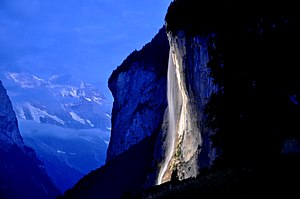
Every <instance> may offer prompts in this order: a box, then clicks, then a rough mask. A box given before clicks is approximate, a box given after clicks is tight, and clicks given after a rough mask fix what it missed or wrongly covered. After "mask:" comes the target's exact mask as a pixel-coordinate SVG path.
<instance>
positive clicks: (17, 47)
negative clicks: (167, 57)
mask: <svg viewBox="0 0 300 199" xmlns="http://www.w3.org/2000/svg"><path fill="white" fill-rule="evenodd" d="M170 2H171V0H0V70H1V72H2V71H8V70H10V71H24V72H32V73H35V74H37V75H40V76H44V77H47V76H49V75H53V74H72V75H74V76H75V77H76V78H80V79H83V80H85V81H89V82H99V83H101V84H106V82H107V79H108V77H109V75H110V74H111V72H112V70H113V69H115V68H116V67H117V66H118V65H120V64H121V63H122V61H123V60H124V59H125V58H126V57H127V55H129V54H130V53H131V52H132V51H133V50H135V49H137V50H139V49H141V48H142V46H143V45H145V44H146V43H148V42H149V41H150V40H151V39H152V38H153V37H154V35H155V34H156V33H157V32H158V30H159V29H160V28H161V27H162V25H163V24H164V16H165V13H166V11H167V7H168V5H169V4H170Z"/></svg>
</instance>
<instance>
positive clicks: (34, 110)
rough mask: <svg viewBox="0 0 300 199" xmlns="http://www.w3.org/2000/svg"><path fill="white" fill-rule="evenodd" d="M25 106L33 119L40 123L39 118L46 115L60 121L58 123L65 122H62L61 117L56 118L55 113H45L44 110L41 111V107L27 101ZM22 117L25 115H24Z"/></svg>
mask: <svg viewBox="0 0 300 199" xmlns="http://www.w3.org/2000/svg"><path fill="white" fill-rule="evenodd" d="M25 107H26V108H28V110H29V111H30V114H31V116H32V118H33V120H34V121H36V122H38V123H41V120H40V118H46V117H49V118H51V119H53V120H55V121H57V122H58V123H60V124H65V122H64V121H63V120H62V119H60V118H58V117H57V116H55V115H50V114H49V113H47V112H46V111H43V110H41V109H39V108H36V107H34V106H32V105H31V104H29V103H27V104H26V105H25ZM24 117H25V116H24Z"/></svg>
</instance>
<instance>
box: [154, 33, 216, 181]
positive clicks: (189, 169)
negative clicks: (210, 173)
mask: <svg viewBox="0 0 300 199" xmlns="http://www.w3.org/2000/svg"><path fill="white" fill-rule="evenodd" d="M168 38H169V41H170V56H171V60H172V62H173V63H171V64H169V67H174V69H172V70H174V73H175V77H173V78H174V79H175V80H176V81H175V82H174V81H173V80H170V79H168V87H172V86H174V85H172V84H174V83H175V84H177V85H176V86H175V87H174V89H175V90H176V91H174V93H178V94H177V95H176V96H173V98H172V99H171V101H170V98H169V99H168V104H169V106H170V104H171V106H172V109H174V110H173V111H171V112H170V111H169V114H170V113H171V114H174V117H173V118H174V119H175V127H174V128H175V137H174V140H173V141H167V142H166V143H171V144H169V145H168V146H167V147H166V150H165V152H166V155H165V157H168V156H170V155H171V156H172V158H171V159H167V158H165V159H164V160H163V163H162V165H166V164H168V169H167V170H166V171H165V172H163V173H164V174H162V173H161V172H162V168H163V166H161V171H160V173H159V176H158V181H157V183H158V184H160V183H162V182H164V181H168V180H170V178H171V175H172V172H174V171H175V172H177V176H178V177H179V179H186V178H189V177H195V176H196V175H197V174H198V173H199V171H200V170H201V169H202V168H208V167H210V166H211V164H212V161H213V160H214V158H215V155H216V153H215V149H214V148H213V147H212V143H211V141H210V139H209V136H210V135H211V134H212V133H213V132H212V131H211V130H210V129H207V128H206V127H205V114H204V107H205V105H206V103H207V102H208V100H209V98H210V96H211V94H212V93H213V92H214V91H216V89H217V87H216V86H215V85H214V84H213V79H212V78H211V77H210V70H209V68H208V67H207V63H208V61H209V52H208V48H209V47H210V45H212V40H211V38H212V35H211V36H208V37H206V38H201V37H199V36H196V37H189V36H186V35H185V33H184V32H179V33H178V34H177V35H171V34H169V35H168ZM169 70H170V68H169ZM168 78H170V77H168ZM172 104H173V105H172ZM170 118H171V119H172V117H170V116H169V117H168V120H170ZM169 122H170V121H169ZM169 128H170V126H169ZM171 133H173V132H170V131H168V132H167V134H171ZM166 138H168V136H166ZM173 144H174V145H175V147H174V150H168V148H172V147H173V146H172V145H173ZM170 153H172V154H170Z"/></svg>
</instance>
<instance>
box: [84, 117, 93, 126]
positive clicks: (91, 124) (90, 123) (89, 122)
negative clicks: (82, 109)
mask: <svg viewBox="0 0 300 199" xmlns="http://www.w3.org/2000/svg"><path fill="white" fill-rule="evenodd" d="M85 121H86V122H87V123H88V124H89V125H90V126H91V127H94V126H95V125H94V124H93V123H92V122H91V121H90V120H88V119H86V120H85Z"/></svg>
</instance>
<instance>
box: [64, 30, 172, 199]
mask: <svg viewBox="0 0 300 199" xmlns="http://www.w3.org/2000/svg"><path fill="white" fill-rule="evenodd" d="M168 54H169V42H168V38H167V34H166V32H165V29H164V28H162V29H161V30H160V31H159V32H158V34H157V35H156V36H155V37H154V38H153V39H152V41H151V42H150V43H148V44H146V45H145V46H144V47H143V48H142V49H141V50H140V51H134V52H133V53H132V54H131V55H129V56H128V57H127V58H126V59H125V60H124V62H123V63H122V64H121V65H120V66H119V67H118V68H117V69H116V70H115V71H114V72H113V73H112V75H111V77H110V79H109V82H108V83H109V88H110V90H111V92H112V94H113V96H114V104H113V110H112V132H111V138H110V143H109V148H108V151H107V162H106V164H105V165H104V166H102V167H101V168H99V169H97V170H96V171H94V172H91V173H90V174H88V175H87V176H85V177H84V178H82V179H81V180H80V181H79V182H78V183H77V184H76V185H75V186H74V187H73V188H72V189H70V190H68V191H67V192H66V193H65V194H64V196H63V198H109V199H113V198H122V197H125V196H128V195H126V193H127V194H130V193H133V192H136V191H141V190H142V189H143V188H145V187H149V186H153V185H154V184H155V181H156V173H157V167H156V166H157V165H156V161H158V160H160V159H161V156H162V150H161V146H162V145H163V139H162V136H163V133H162V130H161V126H162V123H163V119H164V115H165V112H166V111H165V110H166V108H167V97H166V90H167V68H168ZM166 122H167V121H166Z"/></svg>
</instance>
